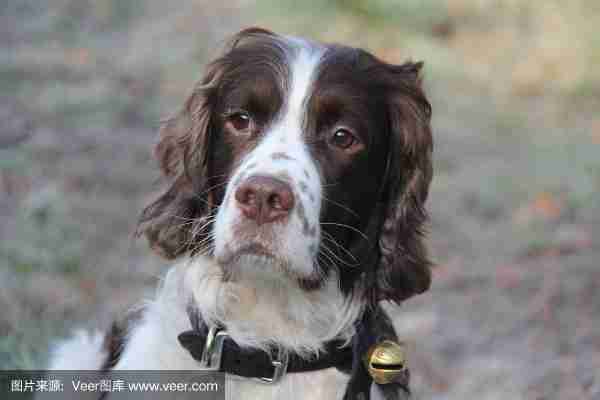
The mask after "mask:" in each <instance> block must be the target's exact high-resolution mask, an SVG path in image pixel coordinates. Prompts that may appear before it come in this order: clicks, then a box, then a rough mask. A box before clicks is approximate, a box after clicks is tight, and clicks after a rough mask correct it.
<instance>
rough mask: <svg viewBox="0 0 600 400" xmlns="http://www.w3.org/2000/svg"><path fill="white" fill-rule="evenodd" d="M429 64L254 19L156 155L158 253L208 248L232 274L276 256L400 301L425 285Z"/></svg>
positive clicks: (146, 228)
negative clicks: (286, 31)
mask: <svg viewBox="0 0 600 400" xmlns="http://www.w3.org/2000/svg"><path fill="white" fill-rule="evenodd" d="M420 68H421V63H411V62H408V63H405V64H402V65H391V64H388V63H385V62H383V61H381V60H379V59H377V58H376V57H374V56H373V55H371V54H369V53H368V52H366V51H364V50H360V49H355V48H350V47H345V46H338V45H323V44H318V43H314V42H309V41H305V40H301V39H296V38H291V37H286V36H279V35H276V34H274V33H272V32H269V31H266V30H262V29H258V28H253V29H247V30H244V31H242V32H240V33H238V34H237V35H236V36H235V37H234V38H233V40H232V42H231V44H230V45H229V46H228V48H227V50H226V51H225V53H224V54H223V55H222V56H221V57H220V58H218V59H216V60H215V61H213V62H212V63H211V64H209V66H208V68H207V71H206V74H205V76H204V78H203V79H202V80H201V81H200V82H199V83H198V84H197V85H196V86H195V87H194V89H193V91H192V93H191V95H190V96H189V98H188V99H187V100H186V101H185V104H184V106H183V108H182V109H181V111H180V112H179V113H177V114H176V115H175V116H174V117H172V118H170V119H168V120H166V121H165V122H164V123H163V126H162V128H161V131H160V140H159V142H158V144H157V146H156V150H155V154H156V157H157V158H158V160H159V163H160V167H161V170H162V172H163V174H164V175H165V177H166V179H167V180H168V187H167V189H166V191H164V192H163V193H162V194H161V195H160V197H158V199H157V200H156V201H154V202H153V203H152V204H150V205H149V206H148V207H147V208H146V209H145V210H144V212H143V213H142V216H141V221H140V228H139V230H140V232H144V233H145V235H146V236H147V238H148V240H149V241H150V243H151V245H152V247H153V248H154V249H156V250H158V251H159V252H160V253H161V254H162V255H163V256H165V257H168V258H175V257H177V256H179V255H182V254H184V253H192V254H193V253H195V252H207V253H209V254H211V255H212V256H214V257H215V259H216V260H217V261H218V262H219V264H220V265H222V266H223V268H224V270H227V271H228V273H230V274H235V273H236V271H237V270H239V269H240V268H245V267H244V265H248V264H254V265H266V264H269V265H271V266H273V265H274V266H276V267H277V270H278V271H279V272H280V273H281V274H282V275H281V276H282V277H285V279H294V280H296V281H297V282H298V284H299V285H301V287H303V288H304V289H306V290H318V288H319V287H320V283H321V282H323V280H324V279H325V277H327V276H329V275H330V273H331V271H333V270H335V271H336V272H337V276H338V277H339V279H340V286H341V288H342V290H343V291H344V292H346V293H350V292H353V291H354V290H356V289H357V288H360V289H361V290H362V292H364V293H366V294H367V295H368V296H369V298H370V299H372V300H373V301H376V300H381V299H388V300H393V301H401V300H403V299H406V298H408V297H410V296H412V295H414V294H416V293H420V292H423V291H424V290H426V289H427V288H428V287H429V284H430V271H429V262H428V260H427V255H426V250H425V247H424V245H423V242H422V228H423V223H424V222H425V219H426V214H425V211H424V207H423V205H424V202H425V200H426V198H427V193H428V188H429V184H430V181H431V177H432V162H431V152H432V136H431V131H430V115H431V108H430V105H429V102H428V101H427V99H426V97H425V95H424V93H423V91H422V89H421V85H420V76H419V70H420Z"/></svg>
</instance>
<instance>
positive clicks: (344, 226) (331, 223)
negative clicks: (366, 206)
mask: <svg viewBox="0 0 600 400" xmlns="http://www.w3.org/2000/svg"><path fill="white" fill-rule="evenodd" d="M320 224H321V225H333V226H339V227H342V228H347V229H350V230H351V231H354V232H356V233H358V234H359V235H361V236H362V237H363V238H364V239H365V240H367V241H368V240H369V238H368V237H367V235H366V234H365V233H363V232H362V231H360V230H359V229H357V228H355V227H353V226H350V225H346V224H341V223H338V222H321V223H320Z"/></svg>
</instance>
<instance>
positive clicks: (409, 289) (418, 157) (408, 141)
mask: <svg viewBox="0 0 600 400" xmlns="http://www.w3.org/2000/svg"><path fill="white" fill-rule="evenodd" d="M422 65H423V64H422V63H412V62H408V63H405V64H402V65H399V66H393V65H386V69H387V74H386V75H387V77H386V79H387V83H386V86H387V90H386V93H387V100H386V102H387V108H388V115H389V117H388V118H389V127H390V128H389V129H390V150H389V154H388V165H387V172H386V182H385V183H384V184H385V186H384V187H385V192H384V202H385V204H384V207H383V208H384V220H383V223H382V227H381V233H380V237H379V250H380V255H381V259H380V265H379V267H378V271H377V286H378V287H377V289H378V297H379V299H380V300H384V299H385V300H392V301H395V302H400V301H402V300H405V299H407V298H409V297H411V296H413V295H415V294H418V293H422V292H424V291H426V290H427V289H428V288H429V285H430V282H431V272H430V262H429V260H428V257H427V250H426V248H425V245H424V243H423V224H424V223H425V221H426V220H427V214H426V212H425V209H424V203H425V200H426V199H427V194H428V191H429V184H430V182H431V178H432V172H433V168H432V160H431V153H432V149H433V139H432V135H431V127H430V119H431V105H430V104H429V102H428V100H427V98H426V97H425V94H424V92H423V90H422V88H421V78H420V75H419V72H420V70H421V67H422Z"/></svg>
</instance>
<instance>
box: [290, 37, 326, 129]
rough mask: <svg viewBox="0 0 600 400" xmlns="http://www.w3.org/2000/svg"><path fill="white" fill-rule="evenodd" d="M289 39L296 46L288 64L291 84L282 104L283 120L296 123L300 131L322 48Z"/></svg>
mask: <svg viewBox="0 0 600 400" xmlns="http://www.w3.org/2000/svg"><path fill="white" fill-rule="evenodd" d="M291 40H292V43H294V44H295V45H296V47H294V50H293V51H294V54H293V59H292V61H291V65H290V69H291V85H290V88H289V91H290V92H289V94H288V99H287V102H286V105H285V106H284V113H285V114H284V115H283V121H285V122H287V123H291V124H293V123H296V124H298V130H299V131H300V133H301V131H302V129H301V125H302V120H303V115H304V107H305V105H306V100H307V98H308V96H309V95H310V89H311V87H312V83H313V80H314V76H315V72H316V70H317V68H318V66H319V63H320V61H321V57H322V56H323V50H322V49H320V48H315V47H313V46H311V45H310V44H309V43H307V42H304V41H302V40H300V39H291ZM283 121H282V122H283ZM285 122H284V123H285ZM286 125H287V124H286Z"/></svg>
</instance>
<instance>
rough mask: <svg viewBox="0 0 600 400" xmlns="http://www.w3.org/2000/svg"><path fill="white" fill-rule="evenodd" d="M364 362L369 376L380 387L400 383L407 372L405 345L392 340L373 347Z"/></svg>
mask: <svg viewBox="0 0 600 400" xmlns="http://www.w3.org/2000/svg"><path fill="white" fill-rule="evenodd" d="M363 361H364V362H365V366H366V368H367V371H369V375H371V377H372V378H373V380H374V381H375V382H376V383H378V384H380V385H384V384H386V383H392V382H396V381H399V380H400V379H401V378H402V377H403V376H404V374H405V371H406V366H405V361H406V358H405V351H404V345H403V344H402V343H397V342H394V341H391V340H384V341H383V342H380V343H376V344H374V345H373V346H371V348H370V349H369V351H368V352H367V354H366V355H365V358H364V359H363Z"/></svg>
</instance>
